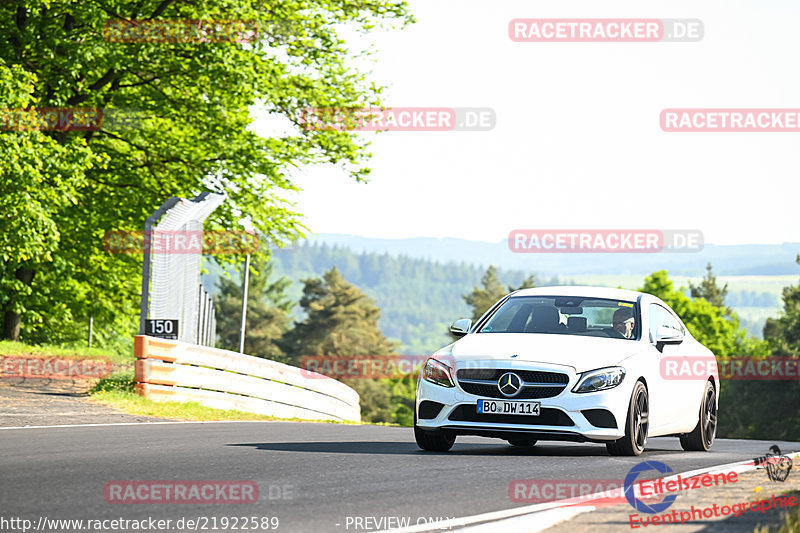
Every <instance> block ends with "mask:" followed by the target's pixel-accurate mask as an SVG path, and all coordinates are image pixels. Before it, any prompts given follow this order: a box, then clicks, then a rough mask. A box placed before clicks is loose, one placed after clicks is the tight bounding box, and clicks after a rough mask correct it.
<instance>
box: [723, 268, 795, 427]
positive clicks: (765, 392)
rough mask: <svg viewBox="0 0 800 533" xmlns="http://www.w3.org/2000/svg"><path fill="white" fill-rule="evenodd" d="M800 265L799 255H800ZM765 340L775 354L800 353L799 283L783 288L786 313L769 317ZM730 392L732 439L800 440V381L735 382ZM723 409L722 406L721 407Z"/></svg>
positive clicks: (784, 355) (765, 329) (779, 355)
mask: <svg viewBox="0 0 800 533" xmlns="http://www.w3.org/2000/svg"><path fill="white" fill-rule="evenodd" d="M797 262H798V264H800V255H798V257H797ZM764 339H765V340H766V342H767V343H769V346H770V348H771V350H772V355H773V356H776V357H786V356H792V357H795V358H796V357H798V354H800V284H798V285H792V286H789V287H785V288H784V289H783V312H782V313H781V314H780V316H779V317H777V318H768V319H767V323H766V325H765V326H764ZM726 389H727V392H728V393H729V394H730V396H731V397H733V398H735V405H731V409H730V412H731V418H732V419H733V422H732V423H731V424H730V426H731V429H730V431H729V432H728V435H729V436H731V437H733V438H751V439H753V438H759V439H775V440H790V441H796V440H798V439H800V409H798V403H797V398H798V397H800V382H798V381H797V380H785V381H732V382H729V383H726ZM720 410H721V409H720Z"/></svg>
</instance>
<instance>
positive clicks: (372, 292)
mask: <svg viewBox="0 0 800 533" xmlns="http://www.w3.org/2000/svg"><path fill="white" fill-rule="evenodd" d="M272 261H273V266H274V274H275V275H281V276H287V277H289V278H291V279H292V280H294V281H298V280H300V279H303V278H308V277H318V276H321V275H322V274H323V273H324V272H325V271H326V270H328V269H330V268H331V267H333V266H335V267H336V268H338V269H339V271H340V272H341V273H342V276H343V277H344V279H346V280H347V281H349V282H350V283H353V284H354V285H356V286H357V287H359V288H360V289H361V290H363V291H364V292H365V293H367V294H368V295H369V296H371V297H372V298H374V299H375V301H376V303H377V305H378V307H379V308H380V309H381V320H380V322H379V325H380V328H381V331H383V334H384V335H386V336H387V337H389V338H390V339H397V340H400V341H401V342H402V343H403V348H402V352H403V353H405V354H424V353H429V352H430V351H432V350H436V349H439V348H441V347H442V346H444V345H446V344H448V343H450V342H451V339H450V337H449V335H448V333H447V332H448V328H449V326H450V324H452V323H453V321H455V320H456V319H458V318H463V317H469V316H470V314H471V309H470V307H469V306H468V305H467V304H466V302H465V301H464V299H463V298H462V296H463V295H464V294H467V293H468V292H470V291H471V290H472V289H473V288H474V287H475V286H476V285H478V284H480V280H481V276H483V274H484V273H485V272H486V269H485V268H482V267H478V266H474V265H468V264H466V263H463V262H462V263H446V264H443V263H438V262H433V261H428V260H425V259H415V258H410V257H405V256H399V257H397V256H391V255H389V254H377V253H363V254H355V253H353V252H352V251H351V250H350V249H349V248H345V247H341V246H328V245H327V244H309V243H304V244H302V245H300V246H297V247H294V248H291V249H286V250H279V251H277V252H276V253H275V255H274V257H273V259H272ZM530 274H531V272H523V271H522V270H499V271H498V277H499V278H500V280H501V281H502V282H503V283H504V284H505V285H507V286H508V285H514V286H517V285H519V284H521V283H522V281H523V280H524V279H525V278H526V277H527V276H528V275H530ZM560 283H561V281H560V280H559V279H558V278H546V279H545V278H541V279H539V278H537V279H536V285H537V286H545V285H558V284H560ZM295 285H296V286H295V287H293V289H294V290H296V291H297V292H296V293H294V292H293V293H291V294H292V296H296V295H299V293H300V287H299V283H298V284H295Z"/></svg>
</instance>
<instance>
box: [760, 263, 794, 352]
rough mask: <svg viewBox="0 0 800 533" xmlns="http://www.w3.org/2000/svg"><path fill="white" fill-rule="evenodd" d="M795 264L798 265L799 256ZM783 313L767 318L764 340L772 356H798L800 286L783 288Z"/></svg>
mask: <svg viewBox="0 0 800 533" xmlns="http://www.w3.org/2000/svg"><path fill="white" fill-rule="evenodd" d="M796 261H797V263H798V264H800V254H798V256H797V259H796ZM782 300H783V312H782V313H781V315H780V316H779V317H777V318H768V319H767V323H766V324H765V325H764V339H766V340H767V341H768V342H769V345H770V347H771V348H772V355H776V356H795V357H796V356H798V355H800V284H798V285H791V286H789V287H784V288H783V296H782Z"/></svg>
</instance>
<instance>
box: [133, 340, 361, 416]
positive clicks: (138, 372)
mask: <svg viewBox="0 0 800 533" xmlns="http://www.w3.org/2000/svg"><path fill="white" fill-rule="evenodd" d="M134 355H135V356H136V363H135V381H136V391H137V393H139V394H140V395H141V396H144V397H145V398H148V399H151V400H154V401H162V402H169V401H171V402H187V401H195V402H198V403H200V404H202V405H205V406H207V407H213V408H216V409H237V410H240V411H247V412H252V413H260V414H265V415H270V416H275V417H279V418H300V419H304V420H340V421H354V422H359V421H360V420H361V410H360V407H359V397H358V393H357V392H356V391H354V390H353V389H351V388H350V387H348V386H347V385H345V384H344V383H340V382H338V381H336V380H335V379H332V378H329V377H327V376H323V375H322V374H317V373H316V372H310V371H308V370H301V369H299V368H297V367H293V366H290V365H285V364H283V363H278V362H275V361H270V360H268V359H262V358H259V357H253V356H250V355H242V354H239V353H236V352H231V351H228V350H220V349H217V348H208V347H206V346H198V345H195V344H189V343H185V342H181V341H172V340H164V339H159V338H155V337H148V336H145V335H137V336H136V337H135V341H134Z"/></svg>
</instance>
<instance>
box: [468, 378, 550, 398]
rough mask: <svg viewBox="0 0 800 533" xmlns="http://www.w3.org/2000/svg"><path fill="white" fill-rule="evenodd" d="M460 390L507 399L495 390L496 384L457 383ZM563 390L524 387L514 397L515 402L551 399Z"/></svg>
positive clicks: (476, 394) (498, 390)
mask: <svg viewBox="0 0 800 533" xmlns="http://www.w3.org/2000/svg"><path fill="white" fill-rule="evenodd" d="M459 385H461V388H462V389H464V392H467V393H469V394H474V395H475V396H485V397H487V398H504V399H509V398H508V397H507V396H504V395H503V393H502V392H500V389H498V388H497V384H496V383H495V384H492V385H489V384H488V383H487V384H484V383H461V382H460V383H459ZM562 390H564V387H563V386H559V387H525V388H524V389H522V390H521V391H519V394H517V395H516V396H514V399H515V400H537V399H539V398H552V397H553V396H558V395H559V394H561V391H562Z"/></svg>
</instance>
